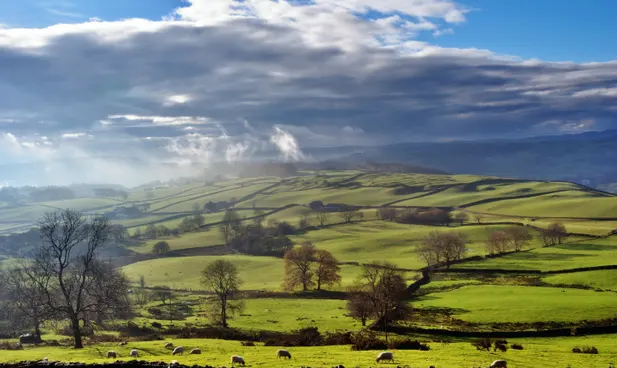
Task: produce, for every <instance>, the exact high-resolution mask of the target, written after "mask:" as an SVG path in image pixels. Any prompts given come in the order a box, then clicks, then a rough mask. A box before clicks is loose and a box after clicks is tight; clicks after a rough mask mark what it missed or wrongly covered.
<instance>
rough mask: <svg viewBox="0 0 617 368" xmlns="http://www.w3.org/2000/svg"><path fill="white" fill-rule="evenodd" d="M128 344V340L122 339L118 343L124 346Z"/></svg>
mask: <svg viewBox="0 0 617 368" xmlns="http://www.w3.org/2000/svg"><path fill="white" fill-rule="evenodd" d="M126 344H128V341H122V342H121V343H119V344H118V346H124V345H126Z"/></svg>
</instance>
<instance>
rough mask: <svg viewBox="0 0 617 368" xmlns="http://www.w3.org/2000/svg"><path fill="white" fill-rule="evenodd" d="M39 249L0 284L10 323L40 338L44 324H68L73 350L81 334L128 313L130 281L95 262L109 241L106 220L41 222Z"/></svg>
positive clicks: (66, 217) (69, 217) (67, 215)
mask: <svg viewBox="0 0 617 368" xmlns="http://www.w3.org/2000/svg"><path fill="white" fill-rule="evenodd" d="M38 225H39V232H40V234H39V235H40V240H41V241H40V243H39V244H38V246H37V247H36V248H35V249H34V251H33V252H32V255H31V257H29V258H27V259H25V260H24V261H23V262H21V263H19V264H18V265H17V266H14V267H12V268H11V269H9V270H6V271H5V272H4V273H3V276H2V277H1V279H2V280H3V281H2V282H3V284H4V288H3V290H4V294H5V295H4V297H5V301H6V302H7V303H8V305H9V306H10V307H11V308H10V309H11V310H12V311H13V314H12V316H11V319H12V320H13V321H14V322H18V323H22V324H29V325H30V326H32V327H33V328H34V331H35V332H36V334H37V335H40V326H41V324H42V323H44V322H45V321H50V320H68V321H69V323H70V328H71V330H72V333H73V337H74V344H75V347H76V348H82V347H83V342H82V329H83V328H84V327H89V326H90V327H91V326H92V325H93V324H101V323H103V322H104V321H105V320H108V319H111V318H124V317H126V316H127V315H128V314H130V311H131V303H130V300H129V281H128V280H127V278H126V277H125V276H124V275H123V274H122V273H120V272H119V271H118V270H116V269H114V268H113V267H112V266H111V265H110V264H108V263H105V262H103V261H101V260H100V259H99V258H98V253H99V251H100V249H101V248H102V247H103V246H105V245H106V244H107V243H108V242H109V241H110V239H111V226H110V224H109V222H108V221H107V219H105V218H104V217H92V218H87V217H85V216H83V215H82V214H80V213H78V212H75V211H71V210H64V211H61V212H56V213H49V214H46V215H45V216H44V217H43V219H42V220H41V221H40V222H39V224H38Z"/></svg>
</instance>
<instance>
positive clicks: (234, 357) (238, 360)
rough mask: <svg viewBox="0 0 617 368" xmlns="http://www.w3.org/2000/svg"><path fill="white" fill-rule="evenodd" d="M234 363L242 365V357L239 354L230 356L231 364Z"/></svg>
mask: <svg viewBox="0 0 617 368" xmlns="http://www.w3.org/2000/svg"><path fill="white" fill-rule="evenodd" d="M234 363H237V364H240V365H243V366H244V359H243V358H242V357H241V356H240V355H232V356H231V365H232V366H233V365H234Z"/></svg>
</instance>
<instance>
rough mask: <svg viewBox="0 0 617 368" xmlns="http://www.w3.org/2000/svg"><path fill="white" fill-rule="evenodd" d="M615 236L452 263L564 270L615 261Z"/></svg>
mask: <svg viewBox="0 0 617 368" xmlns="http://www.w3.org/2000/svg"><path fill="white" fill-rule="evenodd" d="M616 240H617V237H616V236H612V237H610V238H604V239H589V240H583V241H577V242H570V243H566V244H561V245H556V246H551V247H546V248H536V249H533V250H531V251H529V252H519V253H513V254H508V255H506V256H503V257H499V258H492V259H484V260H482V261H473V262H466V263H463V264H459V265H454V266H452V267H463V268H477V269H486V268H496V269H507V270H540V271H554V270H568V269H573V268H580V267H596V266H606V265H612V264H615V259H617V242H616Z"/></svg>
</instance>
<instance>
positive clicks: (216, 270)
mask: <svg viewBox="0 0 617 368" xmlns="http://www.w3.org/2000/svg"><path fill="white" fill-rule="evenodd" d="M201 276H202V279H201V282H202V284H203V285H204V286H205V288H206V289H207V290H208V291H211V292H213V293H214V296H215V303H214V304H213V308H214V309H215V311H216V312H215V313H213V315H215V316H217V318H216V319H215V320H216V321H217V322H218V323H220V325H221V326H222V327H225V328H226V327H228V324H227V319H228V317H229V314H232V313H235V312H237V311H240V310H241V309H242V307H243V305H242V303H241V301H238V300H236V298H237V296H238V292H239V291H240V285H241V284H242V280H241V279H240V277H239V276H238V269H237V268H236V266H235V265H234V264H233V263H231V262H229V261H226V260H222V259H219V260H216V261H214V262H212V263H210V264H208V265H207V266H206V268H205V269H204V270H203V271H202V272H201Z"/></svg>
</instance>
